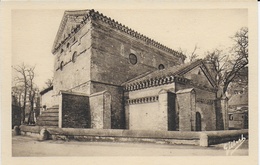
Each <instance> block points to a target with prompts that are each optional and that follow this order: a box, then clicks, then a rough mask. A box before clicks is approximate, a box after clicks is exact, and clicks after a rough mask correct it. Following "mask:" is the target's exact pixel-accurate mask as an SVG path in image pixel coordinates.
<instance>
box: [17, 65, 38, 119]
mask: <svg viewBox="0 0 260 165" xmlns="http://www.w3.org/2000/svg"><path fill="white" fill-rule="evenodd" d="M13 69H14V70H15V71H16V77H15V78H14V86H13V87H12V92H13V93H14V94H16V96H18V100H19V101H18V102H19V104H20V107H21V110H22V119H21V120H22V123H25V109H26V103H27V102H29V104H30V111H29V120H30V115H31V113H32V112H33V107H34V102H35V94H36V91H37V90H38V88H37V86H36V85H35V83H34V78H35V72H34V69H35V67H31V66H27V65H25V64H24V63H22V64H21V65H18V66H15V67H13ZM21 98H22V99H23V100H22V101H21ZM29 120H28V121H29Z"/></svg>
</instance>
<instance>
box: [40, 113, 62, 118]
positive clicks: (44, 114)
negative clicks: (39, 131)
mask: <svg viewBox="0 0 260 165" xmlns="http://www.w3.org/2000/svg"><path fill="white" fill-rule="evenodd" d="M45 116H50V117H51V116H53V117H54V116H56V117H58V116H59V113H55V112H52V113H42V114H41V115H40V117H45Z"/></svg>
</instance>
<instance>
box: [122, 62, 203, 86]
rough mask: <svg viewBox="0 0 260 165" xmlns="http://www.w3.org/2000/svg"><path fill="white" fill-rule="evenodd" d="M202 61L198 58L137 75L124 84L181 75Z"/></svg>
mask: <svg viewBox="0 0 260 165" xmlns="http://www.w3.org/2000/svg"><path fill="white" fill-rule="evenodd" d="M201 63H202V60H197V61H194V62H191V63H185V64H182V65H177V66H173V67H170V68H167V69H162V70H156V71H151V72H147V73H144V74H142V75H140V76H137V77H135V78H133V79H131V80H129V81H127V82H125V83H123V85H125V84H132V83H137V82H142V81H144V80H148V79H160V78H163V77H168V76H180V75H182V74H183V73H186V72H187V71H189V70H190V69H192V68H194V67H196V66H198V65H200V64H201Z"/></svg>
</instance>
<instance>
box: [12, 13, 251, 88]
mask: <svg viewBox="0 0 260 165" xmlns="http://www.w3.org/2000/svg"><path fill="white" fill-rule="evenodd" d="M95 10H97V11H99V12H101V13H103V14H104V15H106V16H108V17H111V18H112V19H114V20H116V21H118V22H119V23H122V24H124V25H126V26H128V27H129V28H131V29H134V30H135V31H137V32H139V33H141V34H143V35H145V36H147V37H149V38H152V39H154V40H155V41H157V42H159V43H161V44H163V45H165V46H167V47H169V48H172V49H174V50H180V49H181V50H183V51H184V52H186V55H187V56H189V55H190V54H191V52H192V51H193V49H194V47H195V45H197V47H198V49H197V50H196V53H197V54H198V55H199V57H200V58H203V57H204V56H205V52H207V51H211V50H213V49H215V48H221V49H226V48H228V47H231V46H232V44H233V42H232V40H231V38H230V37H231V36H233V35H234V34H235V32H236V31H238V30H239V29H240V28H241V27H245V26H246V27H247V26H248V25H247V24H248V14H247V10H246V9H165V10H156V9H147V10H140V9H138V10H133V9H129V10H120V9H116V10H109V9H95ZM63 13H64V10H25V9H23V10H13V11H12V66H17V65H20V64H21V63H24V64H27V65H31V66H36V68H35V73H36V77H35V83H36V84H37V86H38V87H39V88H40V89H43V88H44V87H45V83H44V82H45V81H46V80H47V79H49V78H52V76H53V64H54V56H53V55H52V53H51V49H52V45H53V43H54V39H55V37H56V34H57V31H58V28H59V25H60V22H61V19H62V16H63ZM14 76H15V73H13V77H14Z"/></svg>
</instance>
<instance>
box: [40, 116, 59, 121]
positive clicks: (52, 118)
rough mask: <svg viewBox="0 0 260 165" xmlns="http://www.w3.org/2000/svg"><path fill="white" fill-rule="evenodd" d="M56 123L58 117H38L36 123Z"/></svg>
mask: <svg viewBox="0 0 260 165" xmlns="http://www.w3.org/2000/svg"><path fill="white" fill-rule="evenodd" d="M39 120H40V121H58V120H59V117H57V116H39V118H38V119H37V121H39Z"/></svg>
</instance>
